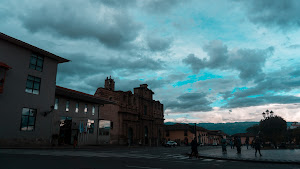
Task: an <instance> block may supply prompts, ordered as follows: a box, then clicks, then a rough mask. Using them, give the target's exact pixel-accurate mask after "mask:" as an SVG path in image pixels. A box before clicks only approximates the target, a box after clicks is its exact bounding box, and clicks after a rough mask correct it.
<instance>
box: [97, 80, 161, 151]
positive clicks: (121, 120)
mask: <svg viewBox="0 0 300 169" xmlns="http://www.w3.org/2000/svg"><path fill="white" fill-rule="evenodd" d="M153 94H154V92H153V91H152V90H150V89H149V88H148V85H147V84H142V85H140V87H136V88H134V93H132V92H131V91H115V82H114V80H113V79H111V77H110V78H108V77H107V78H106V79H105V86H104V88H102V87H100V88H98V89H97V91H96V92H95V96H96V97H99V98H101V99H105V100H109V101H112V102H114V103H115V104H107V105H103V107H101V108H100V110H101V111H100V117H101V119H102V120H108V121H110V131H109V135H110V140H109V143H110V144H128V145H132V144H140V145H150V146H151V145H159V144H161V143H162V142H163V139H164V135H165V130H164V108H163V104H161V103H160V102H159V101H155V100H153Z"/></svg>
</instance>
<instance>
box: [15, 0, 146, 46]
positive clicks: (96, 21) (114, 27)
mask: <svg viewBox="0 0 300 169" xmlns="http://www.w3.org/2000/svg"><path fill="white" fill-rule="evenodd" d="M104 2H106V1H104ZM107 3H108V2H107ZM111 3H113V2H111ZM37 4H39V5H37ZM37 4H34V5H32V4H30V5H32V6H28V5H26V4H24V9H23V11H24V12H20V13H18V14H19V17H20V19H21V21H22V22H23V24H24V26H25V28H27V29H28V30H30V31H31V32H47V33H51V34H54V35H56V36H59V37H67V38H71V39H82V38H96V39H97V40H99V42H101V43H102V44H104V45H105V46H108V47H112V48H116V47H122V46H124V45H126V44H128V43H130V42H132V41H133V40H135V38H136V37H137V36H138V33H139V30H140V29H141V25H140V24H138V23H136V22H135V21H133V20H132V19H131V17H130V16H129V14H128V12H127V11H126V9H123V8H114V7H109V6H106V5H105V4H101V3H100V2H97V3H96V2H93V1H80V0H74V1H61V2H54V1H47V2H44V3H37Z"/></svg>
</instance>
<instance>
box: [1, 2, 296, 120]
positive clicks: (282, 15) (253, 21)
mask: <svg viewBox="0 0 300 169" xmlns="http://www.w3.org/2000/svg"><path fill="white" fill-rule="evenodd" d="M299 11H300V2H299V1H297V0H288V1H286V0H247V1H242V0H224V1H219V0H213V1H206V0H188V1H184V2H183V1H180V0H143V1H138V0H124V1H123V0H122V1H119V0H65V1H53V0H44V1H38V0H26V1H18V2H15V1H10V0H2V1H1V3H0V21H1V24H0V32H3V33H5V34H7V35H9V36H12V37H15V38H17V39H20V40H22V41H25V42H27V43H30V44H32V45H34V46H37V47H39V48H42V49H45V50H47V51H49V52H51V53H54V54H57V55H59V56H61V57H64V58H67V59H69V60H71V61H70V62H68V63H63V64H59V66H58V73H57V80H56V83H57V85H60V86H63V87H67V88H71V89H75V90H79V91H82V92H86V93H89V94H94V93H95V91H96V89H97V88H98V87H103V86H104V80H105V78H106V77H109V76H111V77H112V78H113V79H114V80H115V82H116V83H115V85H116V86H115V88H116V90H123V91H133V88H135V87H138V86H139V85H140V84H145V83H146V84H148V87H149V88H150V89H152V90H153V92H154V93H155V94H154V99H155V100H159V101H160V102H161V103H163V104H164V108H165V117H164V118H165V119H166V121H174V122H234V121H259V120H260V119H261V113H262V112H263V111H265V110H266V109H269V110H273V111H274V112H275V114H277V115H280V116H282V117H283V118H284V119H286V120H287V121H300V103H299V102H300V60H299V59H298V58H299V57H300V56H299V55H300V54H299V53H300V43H299V42H300V21H299V14H300V13H299ZM0 61H1V55H0Z"/></svg>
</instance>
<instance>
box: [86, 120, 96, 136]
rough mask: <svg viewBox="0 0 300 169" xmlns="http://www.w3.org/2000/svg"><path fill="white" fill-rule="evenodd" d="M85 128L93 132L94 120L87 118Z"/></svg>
mask: <svg viewBox="0 0 300 169" xmlns="http://www.w3.org/2000/svg"><path fill="white" fill-rule="evenodd" d="M87 128H88V132H89V133H94V128H95V121H94V120H90V119H88V122H87Z"/></svg>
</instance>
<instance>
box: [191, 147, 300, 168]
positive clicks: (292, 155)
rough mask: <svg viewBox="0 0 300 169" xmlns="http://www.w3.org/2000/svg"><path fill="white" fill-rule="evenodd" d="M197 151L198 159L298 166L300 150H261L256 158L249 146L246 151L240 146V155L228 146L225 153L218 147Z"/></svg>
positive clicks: (253, 150) (245, 148)
mask: <svg viewBox="0 0 300 169" xmlns="http://www.w3.org/2000/svg"><path fill="white" fill-rule="evenodd" d="M198 150H199V157H200V158H211V159H219V160H234V161H248V162H260V163H261V162H266V163H282V164H300V149H271V150H261V154H262V156H260V155H259V153H258V152H257V156H255V149H252V148H251V147H250V146H249V149H247V147H246V146H242V152H241V154H237V150H236V148H235V149H231V148H230V146H227V153H222V148H221V147H220V146H216V147H212V148H204V149H202V148H201V147H200V148H199V149H198ZM189 153H190V152H189ZM189 153H187V154H189Z"/></svg>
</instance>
